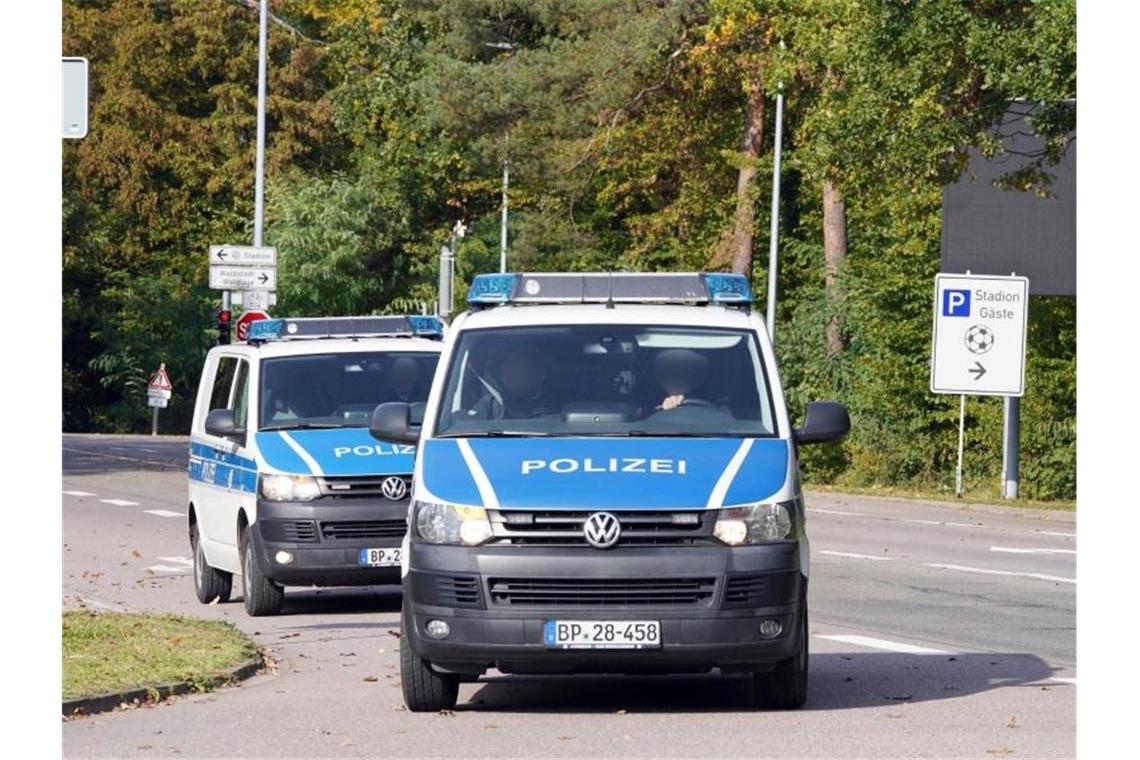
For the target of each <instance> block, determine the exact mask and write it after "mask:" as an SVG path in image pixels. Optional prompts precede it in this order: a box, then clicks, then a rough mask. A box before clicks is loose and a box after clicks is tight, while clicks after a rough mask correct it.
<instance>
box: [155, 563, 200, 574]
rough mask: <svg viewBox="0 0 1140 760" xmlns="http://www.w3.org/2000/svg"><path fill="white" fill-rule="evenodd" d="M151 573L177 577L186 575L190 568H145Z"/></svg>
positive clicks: (163, 566)
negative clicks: (172, 574)
mask: <svg viewBox="0 0 1140 760" xmlns="http://www.w3.org/2000/svg"><path fill="white" fill-rule="evenodd" d="M147 570H150V571H151V572H152V573H177V574H178V575H188V574H189V573H190V568H188V567H185V566H183V565H179V566H177V567H174V566H173V565H151V566H150V567H148V568H147Z"/></svg>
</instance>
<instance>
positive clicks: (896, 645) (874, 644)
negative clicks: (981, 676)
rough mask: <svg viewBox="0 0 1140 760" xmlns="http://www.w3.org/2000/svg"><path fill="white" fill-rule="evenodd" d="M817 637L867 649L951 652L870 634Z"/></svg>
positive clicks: (918, 652) (934, 652)
mask: <svg viewBox="0 0 1140 760" xmlns="http://www.w3.org/2000/svg"><path fill="white" fill-rule="evenodd" d="M816 638H817V639H827V640H828V641H838V642H839V643H841V644H854V645H855V646H860V647H867V648H869V649H885V650H886V651H888V652H902V653H903V654H953V652H948V651H946V650H944V649H931V648H929V647H918V646H914V645H913V644H902V643H900V642H898V641H887V640H886V639H873V638H871V637H870V636H839V635H826V636H824V635H820V634H816Z"/></svg>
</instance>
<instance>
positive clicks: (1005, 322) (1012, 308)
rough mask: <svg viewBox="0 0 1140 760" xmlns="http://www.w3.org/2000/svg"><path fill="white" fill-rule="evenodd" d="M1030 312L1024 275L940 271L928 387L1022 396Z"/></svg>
mask: <svg viewBox="0 0 1140 760" xmlns="http://www.w3.org/2000/svg"><path fill="white" fill-rule="evenodd" d="M1028 316H1029V280H1028V279H1026V278H1025V277H1014V276H1010V277H996V276H989V275H969V274H961V275H956V274H940V275H937V276H936V277H935V278H934V355H933V359H932V361H931V366H930V390H931V391H932V392H933V393H955V394H965V395H972V396H1021V395H1022V394H1023V393H1024V392H1025V326H1026V320H1027V319H1028Z"/></svg>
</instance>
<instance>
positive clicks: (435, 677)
mask: <svg viewBox="0 0 1140 760" xmlns="http://www.w3.org/2000/svg"><path fill="white" fill-rule="evenodd" d="M400 620H401V628H402V629H403V630H401V631H400V683H401V685H402V686H403V690H404V704H405V705H406V706H407V708H408V709H409V710H411V711H412V712H438V711H440V710H450V709H452V708H454V707H455V703H456V702H457V701H458V699H459V676H458V675H456V674H453V673H446V674H445V673H436V672H435V671H434V670H432V669H431V666H430V665H428V664H427V662H425V661H424V660H422V659H420V658H419V657H417V656H416V653H415V652H413V651H412V642H411V640H410V639H411V629H412V626H411V620H412V616H411V615H410V614H409V613H408V611H407V608H405V609H404V614H403V615H401V616H400Z"/></svg>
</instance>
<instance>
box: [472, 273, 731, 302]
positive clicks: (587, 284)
mask: <svg viewBox="0 0 1140 760" xmlns="http://www.w3.org/2000/svg"><path fill="white" fill-rule="evenodd" d="M467 303H468V304H469V305H470V306H471V307H472V308H473V309H478V308H486V307H490V306H499V305H503V304H537V303H546V304H571V303H659V304H696V305H711V304H719V305H724V306H736V307H740V308H744V309H748V308H750V307H751V305H752V288H751V287H750V286H749V284H748V279H747V278H746V277H745V276H744V275H742V274H721V273H712V272H654V273H646V274H641V273H634V272H582V273H580V274H579V273H565V272H558V273H551V272H538V273H513V274H480V275H476V276H475V279H474V280H473V281H472V282H471V289H470V290H469V291H468V293H467Z"/></svg>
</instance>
